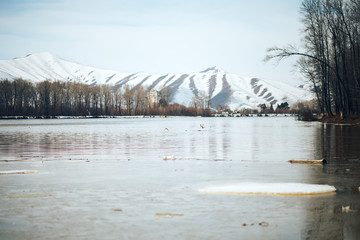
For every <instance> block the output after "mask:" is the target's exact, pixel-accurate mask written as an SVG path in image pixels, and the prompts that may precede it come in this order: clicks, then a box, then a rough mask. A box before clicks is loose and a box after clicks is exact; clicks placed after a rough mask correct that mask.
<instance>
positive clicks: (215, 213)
mask: <svg viewBox="0 0 360 240" xmlns="http://www.w3.org/2000/svg"><path fill="white" fill-rule="evenodd" d="M359 146H360V128H359V127H356V126H350V125H329V124H327V125H325V124H321V123H304V122H299V121H295V120H294V119H293V118H291V117H287V118H286V117H285V118H185V117H179V118H151V119H150V118H116V119H48V120H3V121H0V170H16V169H30V170H32V169H34V170H38V171H39V173H37V174H26V175H1V176H0V184H1V185H0V201H1V205H0V238H1V239H25V238H26V239H39V238H42V239H100V238H101V239H240V238H245V239H306V238H311V239H313V238H317V239H329V238H332V239H359V238H360V230H359V226H360V193H359V190H358V187H359V186H360V160H359V159H360V154H359V153H360V148H359ZM320 158H326V159H327V160H328V162H329V164H328V165H325V166H313V165H292V164H290V163H289V162H288V160H290V159H320ZM238 182H296V183H310V184H329V185H333V186H335V187H336V188H337V189H338V191H337V193H336V194H333V195H329V196H321V197H278V196H232V195H205V194H201V193H199V192H198V190H199V189H201V188H203V187H205V186H208V185H212V184H227V183H238ZM12 194H24V195H26V194H50V196H46V197H22V198H21V197H20V198H9V197H8V196H9V195H12ZM39 196H41V195H39ZM162 213H172V214H174V215H169V216H168V217H161V216H164V215H161V214H162ZM159 216H160V217H159ZM264 223H266V224H264ZM259 224H260V225H259Z"/></svg>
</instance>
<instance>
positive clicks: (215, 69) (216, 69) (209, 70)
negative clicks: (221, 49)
mask: <svg viewBox="0 0 360 240" xmlns="http://www.w3.org/2000/svg"><path fill="white" fill-rule="evenodd" d="M201 73H226V72H225V71H224V70H223V69H222V68H220V67H218V66H214V67H210V68H207V69H205V70H204V71H201Z"/></svg>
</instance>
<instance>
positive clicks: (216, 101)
mask: <svg viewBox="0 0 360 240" xmlns="http://www.w3.org/2000/svg"><path fill="white" fill-rule="evenodd" d="M16 78H23V79H25V80H29V81H32V82H40V81H43V80H46V79H49V80H60V81H76V82H81V83H85V84H88V85H98V84H108V85H120V86H122V87H124V86H125V85H130V86H133V87H135V86H138V85H143V86H146V87H150V88H151V89H154V90H159V91H160V90H161V89H162V88H164V87H169V88H170V89H171V95H170V101H171V102H172V103H179V104H183V105H185V106H190V105H191V102H192V99H193V97H194V96H196V95H202V96H207V97H209V98H210V99H211V104H212V107H213V108H216V107H217V106H218V105H221V106H229V107H230V108H231V109H233V110H234V109H241V108H256V107H257V106H258V105H259V104H263V103H265V104H267V105H270V104H273V105H276V104H280V103H282V102H288V103H289V104H290V105H291V104H293V103H295V102H297V101H307V100H311V99H313V98H314V94H313V93H312V92H311V91H309V90H307V89H305V88H301V87H295V86H291V85H289V84H286V83H283V82H277V81H268V80H266V81H265V80H262V79H258V78H251V77H241V76H239V75H237V74H232V73H228V72H225V71H224V70H222V69H221V68H219V67H210V68H208V69H206V70H204V71H201V72H197V73H178V74H173V73H168V74H146V73H123V72H119V71H113V70H104V69H99V68H94V67H89V66H85V65H82V64H78V63H75V62H71V61H68V60H65V59H62V58H60V57H57V56H54V55H52V54H50V53H47V52H43V53H36V54H30V55H27V56H25V57H20V58H14V59H11V60H0V79H9V80H12V79H16Z"/></svg>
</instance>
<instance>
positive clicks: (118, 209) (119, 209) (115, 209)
mask: <svg viewBox="0 0 360 240" xmlns="http://www.w3.org/2000/svg"><path fill="white" fill-rule="evenodd" d="M111 211H114V212H122V209H121V208H112V209H111Z"/></svg>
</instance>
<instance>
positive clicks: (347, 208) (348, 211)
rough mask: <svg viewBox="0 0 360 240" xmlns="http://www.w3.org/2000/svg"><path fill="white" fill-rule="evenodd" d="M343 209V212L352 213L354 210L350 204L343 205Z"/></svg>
mask: <svg viewBox="0 0 360 240" xmlns="http://www.w3.org/2000/svg"><path fill="white" fill-rule="evenodd" d="M341 211H342V212H343V213H350V212H353V210H352V209H351V208H350V206H345V207H344V206H342V207H341Z"/></svg>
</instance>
